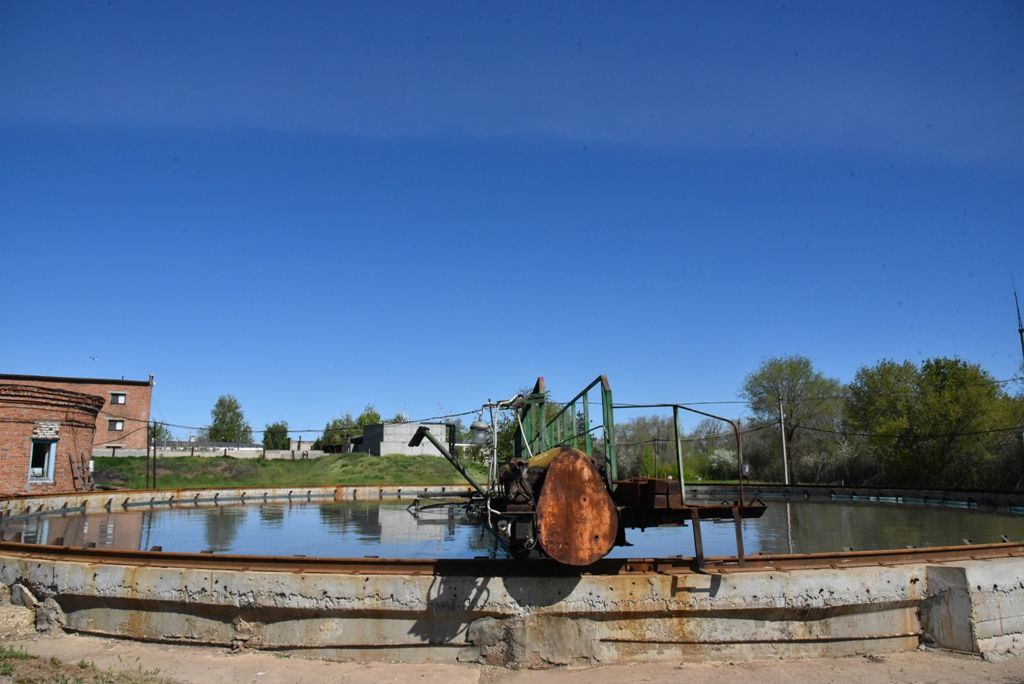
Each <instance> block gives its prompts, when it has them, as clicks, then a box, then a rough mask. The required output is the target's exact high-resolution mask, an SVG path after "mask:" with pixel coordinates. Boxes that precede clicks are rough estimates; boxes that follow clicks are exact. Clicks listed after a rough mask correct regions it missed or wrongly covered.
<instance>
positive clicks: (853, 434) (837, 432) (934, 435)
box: [793, 425, 1024, 439]
mask: <svg viewBox="0 0 1024 684" xmlns="http://www.w3.org/2000/svg"><path fill="white" fill-rule="evenodd" d="M793 427H794V428H802V429H804V430H811V431H813V432H826V433H829V434H833V435H842V436H843V437H877V438H885V439H894V438H895V439H898V438H900V437H903V436H904V435H903V433H900V434H895V435H889V434H881V433H877V432H848V431H846V430H829V429H828V428H819V427H811V426H810V425H794V426H793ZM1018 430H1024V425H1012V426H1009V427H1000V428H990V429H988V430H968V431H965V432H936V433H930V434H929V433H925V434H918V433H911V435H912V436H913V437H916V438H918V439H938V438H948V437H969V436H972V435H990V434H994V433H997V432H1015V431H1018Z"/></svg>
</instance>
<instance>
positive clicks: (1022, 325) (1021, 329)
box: [1013, 284, 1024, 359]
mask: <svg viewBox="0 0 1024 684" xmlns="http://www.w3.org/2000/svg"><path fill="white" fill-rule="evenodd" d="M1013 303H1014V304H1016V305H1017V334H1018V335H1020V355H1021V357H1022V359H1024V320H1021V317H1020V300H1019V299H1017V285H1016V284H1014V286H1013Z"/></svg>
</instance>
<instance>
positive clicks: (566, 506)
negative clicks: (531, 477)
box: [537, 447, 619, 566]
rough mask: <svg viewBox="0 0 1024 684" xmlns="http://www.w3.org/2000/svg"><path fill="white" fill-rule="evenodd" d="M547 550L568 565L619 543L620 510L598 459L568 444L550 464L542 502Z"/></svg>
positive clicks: (586, 561) (540, 525)
mask: <svg viewBox="0 0 1024 684" xmlns="http://www.w3.org/2000/svg"><path fill="white" fill-rule="evenodd" d="M537 529H538V536H539V541H540V546H541V548H542V549H544V552H545V553H546V554H547V555H548V556H550V557H551V558H553V559H555V560H556V561H558V562H559V563H564V564H565V565H575V566H584V565H591V564H592V563H595V562H597V561H598V560H600V559H601V558H603V557H604V556H605V555H606V554H607V553H608V552H609V551H611V549H612V546H613V545H614V544H615V537H616V535H617V534H618V531H619V514H618V510H617V509H616V508H615V503H614V502H613V501H612V498H611V496H610V495H609V494H608V489H607V487H606V486H605V483H604V481H603V480H602V479H601V475H600V474H599V473H598V472H597V468H596V467H595V465H594V461H593V459H592V458H590V457H589V456H587V455H586V454H584V453H583V452H581V451H578V450H576V449H573V448H571V447H562V449H561V453H559V454H558V455H557V456H556V457H555V458H554V459H553V460H552V461H551V465H549V466H548V469H547V474H546V475H545V477H544V487H543V489H542V490H541V495H540V501H538V503H537Z"/></svg>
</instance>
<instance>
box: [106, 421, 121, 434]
mask: <svg viewBox="0 0 1024 684" xmlns="http://www.w3.org/2000/svg"><path fill="white" fill-rule="evenodd" d="M107 430H108V431H110V432H122V431H124V421H123V420H108V421H107Z"/></svg>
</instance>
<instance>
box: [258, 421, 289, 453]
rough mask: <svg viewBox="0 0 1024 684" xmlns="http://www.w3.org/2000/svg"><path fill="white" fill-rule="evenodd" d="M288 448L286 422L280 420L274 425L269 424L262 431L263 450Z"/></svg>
mask: <svg viewBox="0 0 1024 684" xmlns="http://www.w3.org/2000/svg"><path fill="white" fill-rule="evenodd" d="M288 446H289V440H288V422H287V421H284V420H280V421H278V422H276V423H271V424H270V425H267V426H266V427H265V428H264V429H263V448H264V449H287V448H288Z"/></svg>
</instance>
